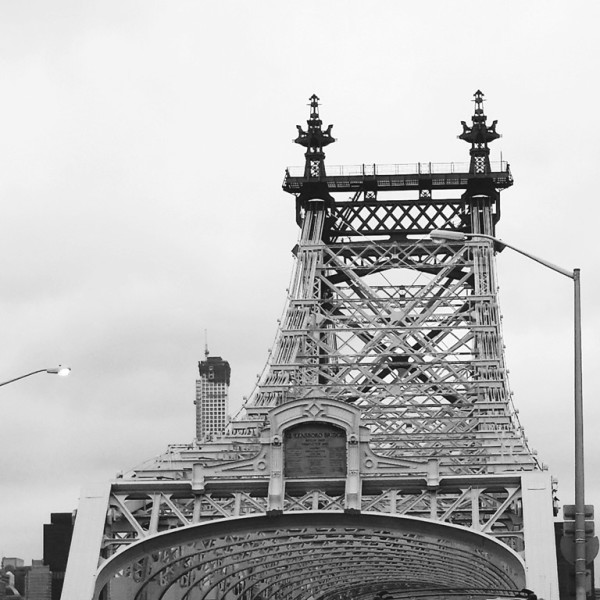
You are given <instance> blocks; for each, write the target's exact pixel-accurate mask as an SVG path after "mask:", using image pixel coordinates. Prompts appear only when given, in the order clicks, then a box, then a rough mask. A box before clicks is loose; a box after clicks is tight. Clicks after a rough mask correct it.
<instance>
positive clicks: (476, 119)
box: [458, 90, 500, 175]
mask: <svg viewBox="0 0 600 600" xmlns="http://www.w3.org/2000/svg"><path fill="white" fill-rule="evenodd" d="M473 95H474V96H475V100H474V102H475V112H474V114H473V116H472V117H471V120H472V121H473V124H472V125H471V126H470V127H469V126H468V125H467V124H466V123H465V122H464V121H461V124H462V126H463V132H462V133H461V134H460V135H459V136H458V137H459V138H460V139H461V140H465V142H468V143H470V144H471V150H470V152H469V153H470V155H471V165H470V168H469V173H473V174H476V175H487V174H489V173H490V172H491V167H490V150H489V148H488V144H489V143H490V142H493V141H494V140H496V139H498V138H499V137H500V134H499V133H496V123H498V121H494V122H493V123H492V124H491V125H490V126H489V127H488V125H487V117H486V115H485V113H484V112H483V92H482V91H481V90H477V91H476V92H475V94H473Z"/></svg>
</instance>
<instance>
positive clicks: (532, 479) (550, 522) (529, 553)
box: [521, 471, 559, 600]
mask: <svg viewBox="0 0 600 600" xmlns="http://www.w3.org/2000/svg"><path fill="white" fill-rule="evenodd" d="M521 493H522V497H523V534H524V538H525V565H526V567H527V574H526V576H527V587H528V588H529V589H530V590H533V591H534V592H535V593H536V594H537V596H538V598H544V600H559V595H558V569H557V563H556V543H555V539H554V512H553V510H552V508H553V507H552V478H551V476H550V473H548V472H547V471H542V472H540V471H537V472H529V473H523V475H522V476H521Z"/></svg>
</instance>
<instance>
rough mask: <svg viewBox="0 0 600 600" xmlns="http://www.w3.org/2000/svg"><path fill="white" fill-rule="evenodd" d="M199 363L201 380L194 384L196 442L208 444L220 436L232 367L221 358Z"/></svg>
mask: <svg viewBox="0 0 600 600" xmlns="http://www.w3.org/2000/svg"><path fill="white" fill-rule="evenodd" d="M205 356H206V358H205V360H202V361H200V362H199V363H198V370H199V371H200V379H197V380H196V402H195V404H196V439H197V440H198V441H199V442H204V441H209V440H211V439H213V438H214V437H215V436H216V437H218V436H220V435H223V433H224V432H225V427H226V425H227V412H228V408H229V379H230V376H231V367H230V366H229V363H228V362H227V361H226V360H223V359H222V358H221V357H220V356H209V355H208V348H207V349H206V351H205Z"/></svg>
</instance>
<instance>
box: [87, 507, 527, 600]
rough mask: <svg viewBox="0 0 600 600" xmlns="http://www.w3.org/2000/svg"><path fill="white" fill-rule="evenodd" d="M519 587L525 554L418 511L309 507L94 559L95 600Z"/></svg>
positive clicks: (306, 598) (299, 597)
mask: <svg viewBox="0 0 600 600" xmlns="http://www.w3.org/2000/svg"><path fill="white" fill-rule="evenodd" d="M523 587H525V566H524V562H523V560H522V559H521V557H520V556H519V555H518V554H517V553H516V552H514V551H512V550H511V549H510V548H508V547H507V546H505V545H504V544H502V543H500V542H498V541H497V540H495V539H494V538H493V537H491V536H488V535H486V534H482V533H479V532H476V531H473V530H470V529H467V528H465V527H461V526H458V525H452V524H448V523H440V522H432V521H430V520H427V519H420V518H416V517H407V516H393V515H382V514H377V513H362V514H348V513H331V512H323V511H310V512H302V513H285V514H282V515H275V516H267V515H258V516H248V517H239V518H227V519H219V520H215V521H207V522H204V523H201V524H197V525H192V526H189V527H183V528H179V529H175V530H171V531H166V532H162V533H159V534H156V535H153V536H151V537H148V538H145V539H143V540H141V541H139V542H136V543H134V544H131V545H129V546H128V547H127V548H125V549H124V550H123V551H121V552H119V553H117V554H115V555H113V556H112V557H111V558H110V559H108V560H107V561H106V562H105V563H104V564H103V565H102V566H101V567H100V569H99V571H98V574H97V578H96V585H95V592H94V599H95V600H96V599H99V598H103V597H106V598H109V599H110V600H125V599H127V600H134V599H135V600H215V599H218V600H221V599H231V600H233V599H234V598H235V599H238V598H241V599H243V600H268V599H274V598H277V599H278V600H282V599H284V598H285V599H289V600H342V599H343V598H363V597H364V598H371V597H373V596H374V595H375V594H376V593H378V592H386V593H388V594H389V595H390V596H391V597H392V598H408V597H414V596H419V595H424V596H428V597H440V598H441V597H446V596H450V595H451V596H459V597H460V596H464V597H467V596H471V597H494V596H499V595H514V594H515V593H516V592H517V591H518V590H520V589H522V588H523ZM103 590H106V591H104V593H103Z"/></svg>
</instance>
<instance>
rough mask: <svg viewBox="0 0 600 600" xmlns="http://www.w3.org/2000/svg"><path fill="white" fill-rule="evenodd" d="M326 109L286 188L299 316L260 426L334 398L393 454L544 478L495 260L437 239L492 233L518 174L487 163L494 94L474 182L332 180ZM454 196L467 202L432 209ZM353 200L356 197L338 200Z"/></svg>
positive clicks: (414, 177) (274, 359)
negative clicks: (511, 352)
mask: <svg viewBox="0 0 600 600" xmlns="http://www.w3.org/2000/svg"><path fill="white" fill-rule="evenodd" d="M317 100H318V99H317V98H316V97H314V96H313V98H311V118H310V119H309V121H308V123H309V131H310V132H311V135H310V143H308V142H306V143H304V142H305V141H306V140H305V138H303V137H302V136H300V137H299V138H298V140H296V141H297V142H298V143H302V144H303V145H305V146H307V152H306V161H307V165H308V164H309V163H310V164H311V165H313V166H312V167H311V168H309V167H308V166H307V167H306V168H305V169H304V172H303V175H299V174H297V175H294V170H293V169H288V171H287V172H286V179H285V181H284V189H285V190H286V191H288V192H290V193H294V194H296V197H297V215H298V223H299V225H300V228H301V233H300V238H299V242H298V245H297V247H296V249H295V255H296V265H295V270H294V275H293V280H292V284H291V286H290V289H289V296H288V303H287V309H286V311H285V315H284V318H283V320H282V321H281V323H280V327H279V330H278V332H277V337H276V341H275V344H274V348H273V350H272V353H271V355H270V358H269V363H268V365H267V369H266V370H265V372H264V373H263V376H262V378H261V379H260V381H259V384H258V387H257V389H256V390H255V392H254V393H253V395H252V396H251V398H250V400H249V402H248V403H247V405H246V407H245V408H246V413H247V415H248V417H250V418H251V419H252V418H254V419H257V420H260V419H261V418H263V417H264V415H265V413H266V411H267V410H268V409H269V408H271V407H273V406H277V405H279V404H281V403H283V402H287V401H289V400H293V399H297V398H306V397H329V398H336V399H339V400H344V401H347V402H351V403H353V404H354V405H356V406H359V407H360V408H361V411H362V415H363V419H364V422H365V423H366V424H367V425H368V426H369V428H370V429H371V432H372V443H373V445H374V448H376V449H377V451H379V452H383V453H385V454H386V455H389V456H402V457H406V458H429V457H436V458H441V461H442V469H443V470H446V471H448V472H453V473H490V472H502V471H506V470H514V469H535V468H537V466H538V465H537V462H536V459H535V457H534V454H533V453H532V451H531V450H530V449H529V447H528V446H527V441H526V439H525V437H524V434H523V431H522V428H521V426H520V424H519V422H518V418H517V417H516V413H515V411H514V408H513V405H512V402H511V393H510V391H509V386H508V379H507V370H506V366H505V360H504V350H503V342H502V330H501V317H500V312H499V307H498V297H497V282H496V269H495V249H494V247H493V245H492V244H491V243H490V242H489V241H487V240H483V239H482V240H480V241H477V240H476V239H475V240H474V241H471V242H467V243H465V242H458V243H456V242H455V243H442V244H439V243H436V242H433V241H432V240H431V239H430V238H429V233H430V232H431V231H433V230H439V229H449V230H460V231H463V232H466V233H485V234H488V235H493V234H494V228H495V224H496V222H497V220H498V218H499V190H500V189H502V188H505V187H507V186H509V185H511V184H512V177H511V175H510V169H509V167H508V165H507V164H505V163H502V164H500V165H499V167H498V166H496V165H492V163H491V162H490V161H489V150H488V148H487V143H488V141H491V140H493V139H495V138H496V137H498V134H496V132H495V122H494V125H493V126H492V127H487V125H486V119H485V115H484V114H483V95H482V94H481V93H480V92H478V93H477V94H476V97H475V103H476V104H475V106H476V109H475V115H474V116H473V126H472V127H467V126H466V125H465V124H464V122H463V128H464V132H463V134H462V135H461V136H460V137H461V138H462V139H465V140H466V141H469V142H470V143H471V144H472V148H471V165H470V168H469V170H468V172H460V171H457V170H456V167H455V166H453V165H442V166H439V167H438V166H436V165H431V164H421V165H415V166H414V168H412V169H411V168H410V167H409V166H402V165H396V166H390V165H388V166H384V167H380V166H377V165H373V166H368V167H365V166H364V165H363V166H362V167H359V168H356V167H354V168H353V167H342V168H339V167H338V168H335V167H334V168H333V169H332V172H333V173H334V174H332V175H327V174H326V171H325V165H324V158H325V155H324V153H323V152H322V148H321V147H320V146H319V135H318V132H319V131H320V124H321V121H320V119H319V115H318V102H317ZM299 129H300V128H299ZM330 129H331V127H330V128H329V129H328V130H327V135H329V132H330ZM300 131H301V132H302V130H301V129H300ZM323 135H325V134H323ZM331 139H332V138H331V137H330V136H329V137H328V138H327V140H328V141H327V143H331ZM315 156H316V157H317V159H318V161H316V159H315ZM319 161H320V162H319ZM315 162H319V164H320V167H319V168H315V167H314V164H315ZM493 168H494V169H496V170H493ZM296 171H298V170H296ZM315 174H316V175H315ZM438 190H439V191H438ZM455 190H460V191H461V192H462V195H461V196H460V197H458V198H456V197H454V198H434V195H438V194H439V193H444V194H445V195H450V194H451V193H452V192H454V194H456V192H455ZM342 192H345V193H346V194H347V193H348V192H350V193H351V194H352V196H351V198H350V199H343V200H339V199H338V198H337V197H336V198H334V197H333V196H332V194H336V195H337V194H340V193H342ZM407 192H412V195H413V196H416V197H408V198H407V197H406V193H407Z"/></svg>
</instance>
